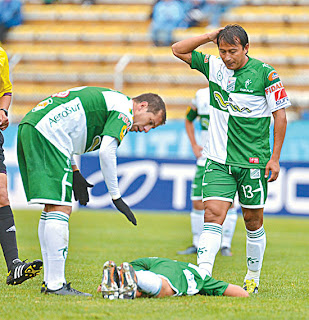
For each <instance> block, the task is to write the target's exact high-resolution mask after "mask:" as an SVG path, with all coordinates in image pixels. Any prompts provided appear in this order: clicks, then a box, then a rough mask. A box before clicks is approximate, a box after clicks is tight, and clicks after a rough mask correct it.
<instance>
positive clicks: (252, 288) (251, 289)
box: [243, 279, 259, 293]
mask: <svg viewBox="0 0 309 320" xmlns="http://www.w3.org/2000/svg"><path fill="white" fill-rule="evenodd" d="M243 289H244V290H246V291H247V292H248V293H258V291H259V288H258V286H257V284H256V283H255V281H254V279H251V280H245V282H244V286H243Z"/></svg>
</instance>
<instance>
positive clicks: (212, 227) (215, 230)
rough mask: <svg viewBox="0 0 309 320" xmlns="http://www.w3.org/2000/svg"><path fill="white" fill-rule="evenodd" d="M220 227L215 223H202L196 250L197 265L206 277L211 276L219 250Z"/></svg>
mask: <svg viewBox="0 0 309 320" xmlns="http://www.w3.org/2000/svg"><path fill="white" fill-rule="evenodd" d="M221 234H222V226H221V225H220V224H217V223H208V222H207V223H204V230H203V232H202V234H201V236H200V241H199V246H198V250H197V264H198V266H199V267H200V268H201V269H204V270H205V271H206V273H207V275H209V276H211V275H212V268H213V265H214V262H215V258H216V255H217V253H218V251H219V249H220V244H221Z"/></svg>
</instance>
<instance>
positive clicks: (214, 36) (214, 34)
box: [208, 28, 224, 43]
mask: <svg viewBox="0 0 309 320" xmlns="http://www.w3.org/2000/svg"><path fill="white" fill-rule="evenodd" d="M223 29H224V28H219V29H216V30H214V31H211V32H209V33H208V36H209V39H210V40H211V41H213V42H214V43H217V37H218V34H219V32H220V31H221V30H223Z"/></svg>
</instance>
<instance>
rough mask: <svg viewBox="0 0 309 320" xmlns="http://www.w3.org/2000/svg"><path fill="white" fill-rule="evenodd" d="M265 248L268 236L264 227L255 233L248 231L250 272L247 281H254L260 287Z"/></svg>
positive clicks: (248, 263)
mask: <svg viewBox="0 0 309 320" xmlns="http://www.w3.org/2000/svg"><path fill="white" fill-rule="evenodd" d="M246 230H247V229H246ZM265 247H266V234H265V230H264V227H263V226H262V227H261V228H259V229H258V230H255V231H250V230H247V266H248V272H247V274H246V277H245V280H251V279H254V281H255V283H256V284H257V285H259V282H260V273H261V269H262V264H263V257H264V252H265Z"/></svg>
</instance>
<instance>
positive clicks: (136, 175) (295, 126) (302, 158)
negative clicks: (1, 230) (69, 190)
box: [3, 120, 309, 216]
mask: <svg viewBox="0 0 309 320" xmlns="http://www.w3.org/2000/svg"><path fill="white" fill-rule="evenodd" d="M3 134H4V138H5V144H4V149H5V158H6V159H5V164H6V166H7V169H8V191H9V197H10V200H11V204H12V207H13V208H23V209H24V208H33V207H32V206H30V207H29V206H27V203H26V198H25V195H24V191H23V186H22V182H21V178H20V174H19V169H18V163H17V155H16V141H17V139H16V138H17V125H10V126H9V127H8V128H7V129H6V130H5V131H4V132H3ZM117 154H118V167H117V172H118V176H119V187H120V191H121V193H122V195H123V196H124V198H125V199H126V201H127V202H128V203H129V204H130V205H131V206H132V208H133V209H141V210H165V211H189V210H190V209H191V201H190V184H191V180H192V178H193V176H194V171H195V159H194V155H193V153H192V150H191V146H190V142H189V140H188V137H187V135H186V132H185V128H184V121H181V120H174V121H169V122H168V123H167V124H166V125H165V126H162V127H158V128H157V129H156V130H151V131H150V132H149V133H147V134H145V133H138V134H136V133H129V134H128V135H127V136H126V137H125V139H124V141H123V142H122V143H121V145H120V147H119V149H118V152H117ZM76 160H77V161H78V162H80V166H81V172H82V173H83V175H84V176H85V177H86V178H87V179H89V181H90V182H92V183H93V184H95V186H94V188H93V189H92V190H91V194H90V203H89V205H88V206H87V207H89V208H94V209H102V208H107V207H110V206H111V199H110V196H109V194H108V193H107V190H106V186H105V183H104V181H103V176H102V173H101V171H100V167H99V159H98V152H91V153H89V154H87V155H83V156H81V157H80V159H79V157H76ZM281 161H282V162H281V171H280V175H279V178H278V180H277V181H275V182H273V183H270V184H269V192H268V199H267V204H266V213H271V214H278V215H284V214H290V215H308V216H309V121H295V122H292V123H291V124H289V125H288V130H287V134H286V139H285V142H284V145H283V149H282V153H281Z"/></svg>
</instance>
